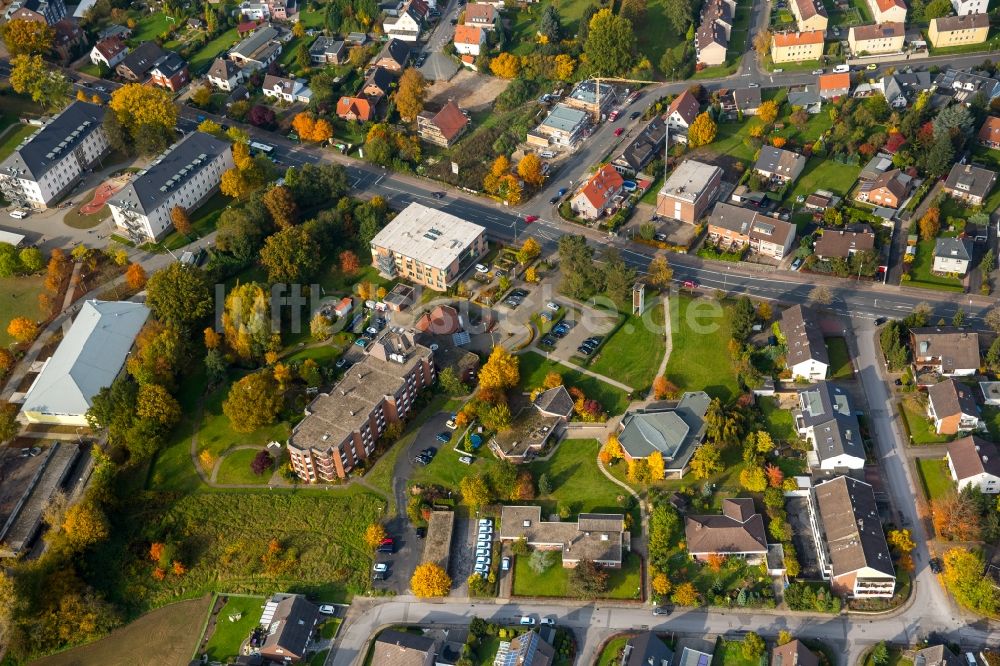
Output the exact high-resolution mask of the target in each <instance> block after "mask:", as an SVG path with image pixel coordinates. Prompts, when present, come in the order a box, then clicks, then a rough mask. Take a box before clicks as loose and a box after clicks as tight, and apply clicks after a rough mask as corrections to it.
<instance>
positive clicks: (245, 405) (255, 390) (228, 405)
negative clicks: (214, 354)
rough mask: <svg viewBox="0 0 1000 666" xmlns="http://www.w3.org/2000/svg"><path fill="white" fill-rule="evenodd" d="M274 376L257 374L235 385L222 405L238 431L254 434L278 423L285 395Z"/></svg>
mask: <svg viewBox="0 0 1000 666" xmlns="http://www.w3.org/2000/svg"><path fill="white" fill-rule="evenodd" d="M277 388H278V387H277V383H276V382H275V381H274V375H273V373H271V372H268V371H267V370H262V371H260V372H254V373H252V374H249V375H247V376H246V377H244V378H243V379H241V380H239V381H238V382H236V383H234V384H233V385H232V387H230V389H229V395H228V396H226V400H225V401H224V402H223V403H222V411H223V413H224V414H225V415H226V417H227V418H228V419H229V425H230V427H231V428H232V429H233V430H235V431H236V432H253V431H254V430H256V429H257V428H261V427H263V426H266V425H270V424H272V423H274V420H275V419H276V418H277V417H278V413H279V412H280V411H281V406H282V396H281V393H279V392H278V390H277Z"/></svg>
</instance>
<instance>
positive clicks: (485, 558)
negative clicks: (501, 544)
mask: <svg viewBox="0 0 1000 666" xmlns="http://www.w3.org/2000/svg"><path fill="white" fill-rule="evenodd" d="M476 564H483V565H486V566H490V558H489V556H488V555H482V556H480V557H477V558H476Z"/></svg>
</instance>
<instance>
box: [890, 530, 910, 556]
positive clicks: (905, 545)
mask: <svg viewBox="0 0 1000 666" xmlns="http://www.w3.org/2000/svg"><path fill="white" fill-rule="evenodd" d="M888 541H889V545H890V546H892V547H893V548H895V549H896V551H897V552H898V553H899V554H900V555H907V554H909V553H911V552H912V551H913V549H914V548H916V547H917V544H915V543H913V537H912V536H911V535H910V530H890V532H889V537H888Z"/></svg>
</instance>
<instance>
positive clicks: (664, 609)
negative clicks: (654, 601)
mask: <svg viewBox="0 0 1000 666" xmlns="http://www.w3.org/2000/svg"><path fill="white" fill-rule="evenodd" d="M673 612H674V609H673V607H672V606H653V615H670V614H671V613H673Z"/></svg>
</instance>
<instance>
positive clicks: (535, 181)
mask: <svg viewBox="0 0 1000 666" xmlns="http://www.w3.org/2000/svg"><path fill="white" fill-rule="evenodd" d="M517 175H519V176H520V177H521V178H522V179H523V180H524V182H526V183H527V184H528V185H530V186H532V187H535V188H538V187H541V186H542V185H543V184H545V175H544V174H543V173H542V160H541V159H540V158H539V157H538V155H537V154H535V153H528V154H526V155H525V156H524V157H522V158H521V161H520V162H518V163H517Z"/></svg>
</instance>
